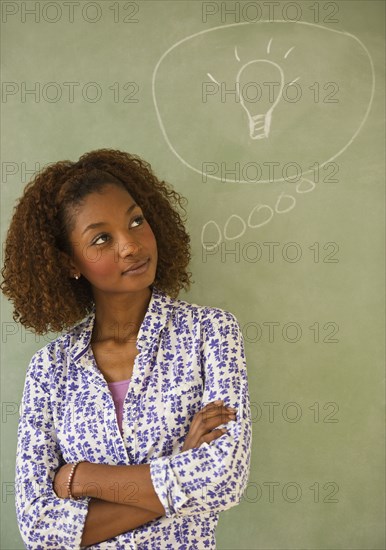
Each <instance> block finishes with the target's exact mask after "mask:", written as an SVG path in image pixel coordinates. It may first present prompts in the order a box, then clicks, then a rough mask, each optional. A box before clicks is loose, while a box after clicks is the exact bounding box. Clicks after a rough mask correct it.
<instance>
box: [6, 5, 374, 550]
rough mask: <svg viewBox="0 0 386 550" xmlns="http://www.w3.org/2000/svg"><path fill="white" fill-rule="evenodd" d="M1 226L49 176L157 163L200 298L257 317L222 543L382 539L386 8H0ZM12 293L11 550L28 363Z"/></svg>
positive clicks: (306, 545)
mask: <svg viewBox="0 0 386 550" xmlns="http://www.w3.org/2000/svg"><path fill="white" fill-rule="evenodd" d="M1 10H2V14H1V16H2V64H3V69H2V119H3V122H2V131H3V140H2V150H1V170H2V180H1V199H2V204H1V229H2V239H3V241H4V239H5V235H6V231H7V228H8V225H9V222H10V219H11V216H12V211H13V206H14V205H15V203H16V201H17V199H18V197H19V196H20V195H21V194H22V191H23V189H24V187H25V185H26V184H27V182H28V181H29V179H30V178H31V177H32V175H33V173H34V172H35V171H36V170H38V169H39V168H41V167H43V166H44V165H46V164H48V163H52V162H55V161H58V160H63V159H70V160H77V159H78V158H79V156H80V155H82V154H83V153H85V152H86V151H91V150H94V149H98V148H116V149H122V150H125V151H129V152H131V153H135V154H138V155H140V156H142V157H143V158H144V159H145V160H147V161H148V162H150V163H151V166H152V168H153V170H154V172H155V173H156V174H157V175H158V176H159V177H160V178H162V179H165V180H167V181H169V182H170V183H171V184H172V185H173V186H174V187H175V189H177V190H178V191H179V192H180V193H181V194H182V195H184V196H185V197H186V198H187V199H188V207H187V208H188V221H187V227H188V231H189V233H190V235H191V243H192V255H193V257H192V263H191V266H190V270H191V271H192V272H193V278H194V281H195V283H194V284H193V286H192V288H191V290H190V291H189V292H185V293H181V294H180V298H182V299H185V300H187V301H190V302H193V303H197V304H203V305H211V306H217V307H221V308H224V309H226V310H229V311H231V312H232V313H234V314H235V315H236V317H237V319H238V320H239V322H240V325H241V327H242V331H243V336H244V342H245V350H246V355H247V366H248V381H249V388H250V398H251V407H252V416H253V454H252V464H251V474H250V479H249V484H248V490H247V491H246V492H245V495H244V498H243V500H242V502H241V504H240V505H239V506H237V507H234V508H232V509H230V510H227V511H226V512H223V513H222V514H221V515H220V520H219V525H218V529H217V547H218V549H219V550H225V549H227V550H230V549H243V550H246V549H259V550H263V549H264V550H266V549H271V550H277V549H281V550H290V549H291V550H293V549H314V550H322V549H323V550H324V549H331V550H332V549H335V550H336V549H342V550H343V549H350V550H364V549H369V550H370V549H371V550H381V549H384V548H385V531H384V526H385V525H384V518H385V478H384V461H385V454H384V453H385V445H384V444H385V434H384V395H385V394H384V380H385V374H384V333H385V326H384V245H385V242H384V232H383V229H384V220H385V209H384V199H385V195H384V144H385V142H384V99H385V96H384V66H385V58H384V38H385V29H384V17H385V4H384V2H382V1H373V0H369V1H355V0H352V1H350V0H346V1H334V2H329V1H328V2H323V1H320V2H319V1H317V2H315V1H310V2H308V1H301V2H300V1H298V2H260V1H257V2H243V1H241V2H200V1H150V0H149V1H140V0H137V1H135V2H126V1H123V0H122V1H113V0H111V1H110V0H105V1H102V0H97V1H95V2H88V1H84V0H82V1H80V2H75V3H67V2H62V1H51V2H47V1H45V0H42V1H36V2H31V1H29V2H21V1H20V2H19V1H4V2H2V5H1ZM55 336H56V335H55V334H49V335H46V336H36V335H34V334H33V333H32V332H30V331H28V330H26V329H24V328H23V327H22V326H21V325H18V324H15V323H14V322H13V320H12V305H11V304H10V303H9V302H8V301H7V300H5V299H4V298H3V301H2V358H1V376H2V384H1V391H2V395H1V400H2V424H1V426H2V472H3V478H2V514H1V518H2V535H1V537H2V538H1V545H0V546H1V548H4V549H6V550H11V549H12V550H15V549H21V548H23V544H22V541H21V538H20V535H19V531H18V527H17V523H16V515H15V506H14V498H13V490H14V488H13V482H14V468H15V451H16V436H17V422H18V406H19V403H20V399H21V395H22V389H23V383H24V377H25V372H26V368H27V366H28V363H29V361H30V358H31V356H32V355H33V353H34V352H35V351H36V350H37V349H39V348H41V347H43V346H44V345H45V344H46V343H47V342H48V341H50V340H51V339H52V338H53V337H55Z"/></svg>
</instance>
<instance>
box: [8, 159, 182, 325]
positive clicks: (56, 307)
mask: <svg viewBox="0 0 386 550" xmlns="http://www.w3.org/2000/svg"><path fill="white" fill-rule="evenodd" d="M106 183H115V184H117V185H120V186H124V187H125V188H126V189H127V191H128V192H129V193H130V195H131V196H132V198H133V199H134V200H135V202H136V203H137V204H138V205H139V206H140V207H141V208H142V211H143V213H144V216H145V218H146V220H147V221H148V223H149V225H150V227H151V228H152V231H153V233H154V235H155V238H156V242H157V249H158V264H157V272H156V276H155V280H154V282H153V285H151V286H156V287H157V288H159V289H160V290H162V291H164V292H166V293H168V294H169V295H170V296H172V297H173V298H176V297H177V296H178V293H179V291H180V290H181V288H184V289H185V290H188V289H189V288H190V283H191V281H190V278H191V275H192V274H191V272H189V271H187V267H188V264H189V262H190V259H191V253H190V237H189V235H188V233H187V232H186V229H185V227H184V224H183V221H185V217H182V216H181V215H180V213H179V208H182V209H183V210H184V213H185V214H186V210H185V208H184V207H183V202H184V201H186V199H185V198H184V197H182V196H181V195H180V194H179V193H177V192H176V191H174V190H173V189H172V187H171V186H170V185H169V184H168V183H166V182H165V181H160V180H159V179H157V177H156V176H155V175H154V174H153V172H152V169H151V166H150V164H149V163H147V162H146V161H144V160H143V159H141V158H140V157H138V156H137V155H131V154H129V153H126V152H122V151H118V150H113V149H98V150H95V151H90V152H89V153H85V154H84V155H82V156H81V157H80V158H79V160H78V161H77V162H72V161H69V160H64V161H60V162H56V163H53V164H49V165H47V166H45V167H44V168H42V169H41V170H40V171H38V172H37V173H36V174H35V175H34V177H33V179H32V180H31V181H30V182H29V183H28V184H27V185H26V187H25V189H24V193H23V195H22V197H21V198H20V199H19V201H18V203H17V205H16V206H15V207H14V213H13V218H12V221H11V224H10V227H9V229H8V233H7V237H6V243H5V261H4V266H3V268H2V270H1V274H2V276H3V281H2V283H1V284H0V288H1V290H2V292H3V294H5V295H6V296H7V297H8V298H9V299H10V300H11V301H12V303H13V306H14V312H13V319H14V321H16V322H20V323H21V324H22V325H24V326H25V327H27V328H32V330H33V331H34V332H35V333H36V334H44V333H46V332H49V331H54V332H61V331H63V330H67V329H69V328H71V327H72V326H74V325H75V324H76V323H78V322H80V321H81V320H82V319H83V318H84V317H85V316H86V315H88V314H89V313H90V312H91V311H92V309H93V307H94V299H93V294H92V290H91V285H90V283H89V282H88V281H87V279H85V278H84V277H82V278H81V279H79V280H75V279H73V278H71V277H70V275H69V272H68V264H67V263H66V262H65V255H64V254H63V253H65V254H67V255H68V256H71V253H72V251H71V245H70V243H69V240H68V235H69V234H70V233H71V231H72V230H73V228H74V224H75V221H74V212H75V208H76V207H77V206H79V205H80V204H81V203H82V201H83V200H84V198H85V197H86V196H87V195H89V194H90V193H92V192H94V191H98V190H100V189H101V188H103V187H104V186H105V185H106ZM171 250H172V251H173V253H172V254H171V253H170V251H171Z"/></svg>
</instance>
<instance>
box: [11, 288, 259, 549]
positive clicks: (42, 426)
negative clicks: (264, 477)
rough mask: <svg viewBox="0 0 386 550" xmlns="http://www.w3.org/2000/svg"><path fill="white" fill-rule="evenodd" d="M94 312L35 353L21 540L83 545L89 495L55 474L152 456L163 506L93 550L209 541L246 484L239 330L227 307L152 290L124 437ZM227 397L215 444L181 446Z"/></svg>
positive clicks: (22, 455)
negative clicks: (66, 490)
mask: <svg viewBox="0 0 386 550" xmlns="http://www.w3.org/2000/svg"><path fill="white" fill-rule="evenodd" d="M94 319H95V309H94V310H93V312H92V313H91V314H90V315H89V316H88V317H86V318H85V319H84V320H83V321H82V322H81V323H79V324H78V325H76V326H75V327H73V328H72V329H71V330H69V331H68V332H66V333H64V334H63V335H61V336H59V337H58V338H57V339H55V340H54V341H52V342H50V343H49V344H48V345H46V346H45V347H43V348H42V349H40V350H38V351H37V352H36V353H35V354H34V356H33V357H32V359H31V362H30V364H29V367H28V370H27V374H26V380H25V385H24V391H23V398H22V404H21V410H20V412H21V415H20V420H19V427H18V444H17V459H16V513H17V520H18V524H19V529H20V533H21V535H22V538H23V541H24V544H25V546H26V548H28V549H34V550H72V549H79V548H81V546H80V544H81V537H82V532H83V527H84V522H85V520H86V516H87V511H88V504H89V501H90V498H89V497H84V498H81V499H79V500H68V499H60V498H58V497H57V496H56V494H55V492H54V490H53V487H52V481H53V478H54V476H55V472H56V471H57V470H58V468H59V467H60V466H62V465H63V464H64V463H67V462H74V461H77V460H87V461H89V462H95V463H103V464H112V465H114V464H115V465H119V464H125V465H130V464H150V473H151V478H152V482H153V485H154V489H155V491H156V493H157V495H158V497H159V499H160V500H161V502H162V504H163V506H164V508H165V512H166V515H165V516H163V517H161V518H159V519H156V520H153V521H150V522H148V523H146V524H144V525H142V526H140V527H138V528H137V529H133V530H130V531H127V532H126V533H123V534H121V535H118V536H116V537H114V538H111V539H109V540H107V541H104V542H101V543H98V544H94V545H92V546H89V547H87V548H90V549H92V550H113V549H114V550H128V549H130V550H131V549H133V550H134V549H136V550H155V549H156V550H169V549H170V550H200V549H208V550H212V549H214V548H215V543H216V541H215V530H216V525H217V522H218V517H219V512H221V511H222V510H227V509H229V508H231V507H232V506H235V505H237V504H238V503H239V502H240V500H241V497H242V495H243V492H244V490H245V488H246V485H247V482H248V477H249V470H250V457H251V444H252V425H251V411H250V400H249V391H248V379H247V369H246V361H245V353H244V344H243V337H242V334H241V331H240V327H239V324H238V322H237V320H236V318H235V316H234V315H233V314H232V313H230V312H228V311H225V310H222V309H220V308H214V307H205V306H200V305H197V304H190V303H188V302H185V301H183V300H179V299H173V298H171V297H170V296H169V295H168V294H166V293H164V292H162V291H161V290H159V289H157V288H156V287H153V288H152V295H151V300H150V302H149V306H148V309H147V312H146V314H145V317H144V319H143V322H142V325H141V327H140V331H139V333H138V337H137V349H138V351H139V354H138V355H137V356H136V358H135V362H134V369H133V374H132V377H131V382H130V386H129V389H128V392H127V394H126V397H125V401H124V405H123V422H122V434H121V432H120V430H119V426H118V422H117V418H116V413H115V407H114V401H113V397H112V395H111V393H110V391H109V388H108V385H107V382H106V380H105V378H104V377H103V375H102V373H101V371H100V370H99V369H98V367H97V364H96V362H95V358H94V355H93V353H92V348H91V346H90V338H91V334H92V329H93V323H94ZM216 399H223V400H224V403H225V405H229V406H231V407H235V408H236V409H237V412H236V420H232V421H230V422H227V423H224V424H221V426H219V427H226V428H227V429H228V432H227V433H225V434H224V435H222V436H221V437H220V438H218V439H217V440H215V441H212V442H211V443H210V444H208V443H203V444H202V445H201V446H200V447H199V448H194V449H190V450H187V451H184V452H181V449H182V446H183V443H184V440H185V438H186V436H187V434H188V431H189V427H190V424H191V421H192V419H193V416H194V415H195V414H196V413H197V412H198V411H199V410H200V409H201V408H202V407H203V406H204V405H206V404H207V403H209V402H211V401H214V400H216Z"/></svg>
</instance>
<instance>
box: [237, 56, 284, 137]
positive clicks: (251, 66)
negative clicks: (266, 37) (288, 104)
mask: <svg viewBox="0 0 386 550" xmlns="http://www.w3.org/2000/svg"><path fill="white" fill-rule="evenodd" d="M267 68H268V71H267ZM262 69H263V70H264V79H262V78H261V72H262ZM267 74H269V75H270V76H269V80H266V78H267ZM263 80H264V82H263ZM260 82H262V83H263V84H265V86H266V89H265V90H264V92H265V95H266V96H267V97H266V98H265V99H264V102H262V101H249V100H248V94H247V90H248V89H250V87H251V86H253V85H255V87H256V86H257V87H258V88H257V89H258V90H259V93H260V94H262V91H261V90H262V86H261V85H260V84H259V83H260ZM283 87H284V73H283V70H282V68H281V67H280V65H278V64H277V63H274V62H273V61H269V60H268V59H253V60H252V61H248V63H245V65H243V66H242V67H241V69H240V70H239V72H238V73H237V76H236V91H237V94H238V97H239V101H240V104H241V106H242V108H243V109H244V110H245V112H246V113H247V116H248V124H249V137H250V138H251V139H264V138H267V137H268V136H269V132H270V129H271V122H272V113H273V111H274V109H275V108H276V106H277V105H278V103H279V101H280V100H281V98H282V92H283ZM267 100H268V101H267Z"/></svg>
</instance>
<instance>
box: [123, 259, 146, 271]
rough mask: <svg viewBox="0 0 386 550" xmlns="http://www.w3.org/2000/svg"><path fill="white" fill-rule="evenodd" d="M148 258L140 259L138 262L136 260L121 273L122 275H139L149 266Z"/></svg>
mask: <svg viewBox="0 0 386 550" xmlns="http://www.w3.org/2000/svg"><path fill="white" fill-rule="evenodd" d="M149 261H150V260H149V258H148V259H147V260H142V261H140V262H137V263H135V264H133V265H132V266H130V267H129V268H128V269H126V271H124V272H123V273H122V275H140V274H141V273H145V271H146V270H147V268H148V267H149Z"/></svg>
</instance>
